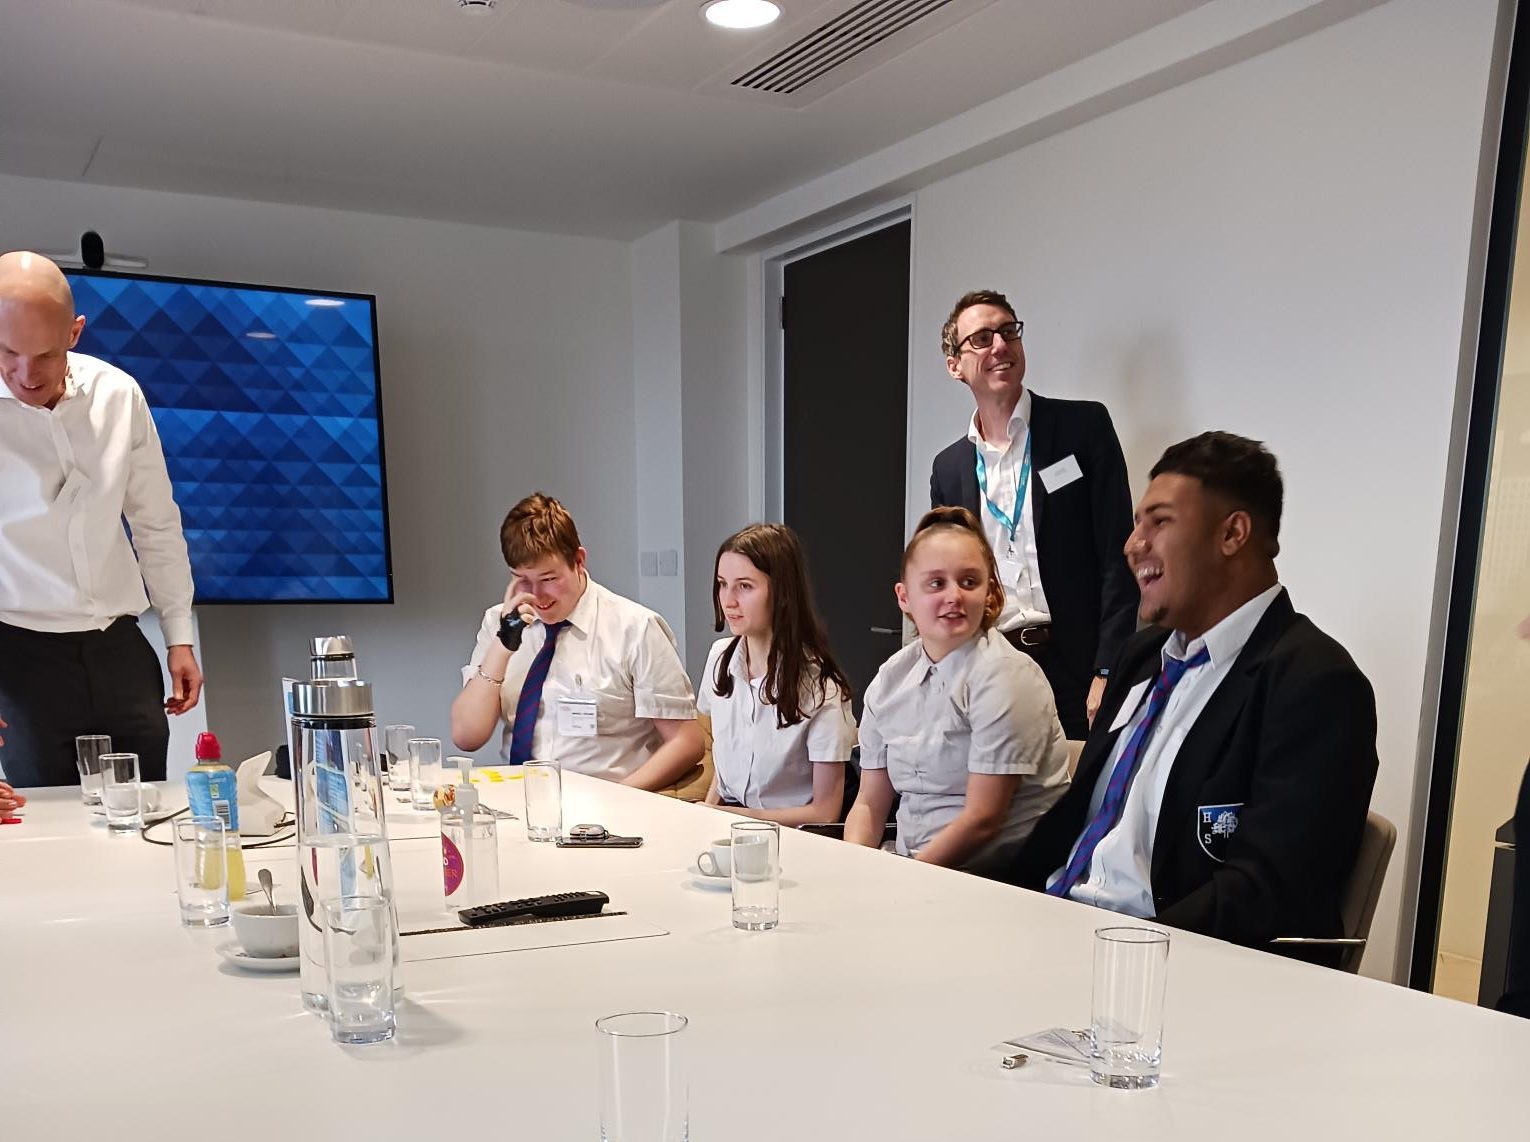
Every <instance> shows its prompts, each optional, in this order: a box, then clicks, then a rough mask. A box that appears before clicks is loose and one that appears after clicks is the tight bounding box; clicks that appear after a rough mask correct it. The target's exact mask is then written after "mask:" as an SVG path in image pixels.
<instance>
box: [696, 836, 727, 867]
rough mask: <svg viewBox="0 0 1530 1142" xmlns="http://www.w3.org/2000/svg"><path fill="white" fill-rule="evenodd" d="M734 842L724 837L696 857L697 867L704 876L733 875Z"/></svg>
mask: <svg viewBox="0 0 1530 1142" xmlns="http://www.w3.org/2000/svg"><path fill="white" fill-rule="evenodd" d="M732 852H733V842H732V841H731V840H730V839H729V838H727V837H724V838H723V839H722V840H720V841H713V842H712V847H711V848H709V849H707V851H706V852H704V853H701V854H700V855H698V856H697V857H696V867H697V868H698V869H700V870H701V873H702V875H703V876H731V875H732V873H733V859H732V856H731V854H732Z"/></svg>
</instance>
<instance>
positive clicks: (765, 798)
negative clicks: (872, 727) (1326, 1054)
mask: <svg viewBox="0 0 1530 1142" xmlns="http://www.w3.org/2000/svg"><path fill="white" fill-rule="evenodd" d="M712 608H713V613H714V617H715V619H716V623H717V629H718V630H719V631H720V630H722V629H723V625H724V623H726V624H727V627H728V631H729V637H727V638H722V639H719V640H718V641H717V642H716V643H714V644H713V646H712V650H711V652H710V653H709V654H708V655H707V665H706V669H705V670H704V671H703V672H702V677H701V686H700V688H699V689H700V693H699V695H698V697H697V703H696V705H697V709H698V710H699V711H700V712H701V713H702V714H706V715H710V716H711V718H712V735H713V746H712V757H713V761H714V763H715V766H716V775H715V776H714V778H713V780H712V788H711V791H710V792H709V793H708V794H707V797H706V803H707V804H708V805H717V806H720V807H722V808H726V809H731V810H732V811H733V812H735V813H739V814H741V815H743V816H747V817H758V818H760V819H762V820H767V821H778V822H780V823H781V824H783V825H803V824H809V823H821V822H827V821H837V820H838V819H839V814H840V809H841V801H842V799H843V797H844V790H845V762H846V761H847V760H849V757H850V751H851V749H852V748H853V747H854V745H855V719H854V718H853V717H852V715H851V712H850V685H849V683H848V682H846V680H845V675H844V672H843V671H841V670H840V668H839V665H838V664H837V663H836V662H835V661H834V656H833V655H832V654H831V653H830V652H829V645H828V640H827V639H826V638H825V637H824V630H823V623H822V622H821V621H820V620H819V618H818V614H817V612H816V611H815V610H814V608H813V597H812V591H811V590H810V588H809V587H808V580H807V569H806V566H805V564H804V560H803V557H802V545H801V544H800V543H799V542H798V539H797V536H796V534H795V533H794V532H793V531H792V530H791V528H789V527H787V526H785V525H784V524H779V523H756V524H751V525H750V526H748V527H746V528H744V529H743V530H742V531H740V532H737V533H735V534H733V535H730V536H729V537H728V538H727V539H725V540H724V541H723V543H722V546H721V547H719V548H718V549H717V559H716V562H715V563H714V565H713V575H712Z"/></svg>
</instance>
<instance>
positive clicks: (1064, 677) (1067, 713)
mask: <svg viewBox="0 0 1530 1142" xmlns="http://www.w3.org/2000/svg"><path fill="white" fill-rule="evenodd" d="M1004 637H1005V638H1007V639H1009V644H1010V645H1011V646H1013V647H1014V648H1015V649H1016V650H1018V651H1019V652H1020V653H1021V654H1025V655H1029V656H1030V657H1031V658H1034V659H1035V660H1036V665H1037V666H1039V667H1041V672H1042V673H1043V674H1045V675H1046V676H1047V681H1048V682H1049V683H1051V686H1052V697H1053V699H1055V700H1056V702H1057V720H1058V721H1059V722H1061V723H1062V728H1063V733H1064V734H1065V735H1066V736H1067V737H1068V739H1069V740H1070V741H1080V742H1081V741H1083V740H1084V739H1085V738H1087V737H1088V736H1089V718H1088V715H1087V714H1086V713H1085V709H1084V707H1085V706H1086V705H1087V704H1088V702H1089V686H1090V684H1091V683H1092V682H1093V681H1094V677H1093V676H1092V675H1091V674H1089V673H1087V672H1085V671H1082V670H1079V669H1077V668H1075V667H1074V666H1073V665H1072V664H1071V663H1069V662H1068V660H1067V658H1066V657H1065V656H1064V655H1063V654H1062V653H1061V650H1060V648H1059V647H1058V645H1057V640H1056V632H1055V631H1054V632H1053V638H1052V639H1051V640H1050V641H1048V642H1047V643H1045V644H1044V645H1042V646H1024V645H1022V644H1021V642H1020V632H1019V631H1018V630H1016V631H1006V632H1005V633H1004Z"/></svg>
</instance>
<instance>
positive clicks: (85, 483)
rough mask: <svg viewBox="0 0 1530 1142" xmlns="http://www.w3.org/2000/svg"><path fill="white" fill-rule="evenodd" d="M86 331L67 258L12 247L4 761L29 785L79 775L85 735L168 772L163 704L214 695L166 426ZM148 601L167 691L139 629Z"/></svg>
mask: <svg viewBox="0 0 1530 1142" xmlns="http://www.w3.org/2000/svg"><path fill="white" fill-rule="evenodd" d="M84 328H85V318H84V317H82V316H79V315H77V314H76V313H75V311H74V296H73V294H72V293H71V291H70V289H69V282H68V280H67V279H66V278H65V277H64V275H63V272H62V271H61V270H59V268H58V267H57V266H56V265H54V264H53V263H52V262H50V261H49V260H48V259H47V258H44V257H42V256H40V255H38V254H31V253H25V252H15V253H9V254H4V255H0V377H3V379H4V381H5V387H4V390H3V391H0V716H3V718H4V721H0V725H3V726H6V727H7V728H6V729H5V736H4V738H3V739H0V767H3V769H4V771H5V776H6V779H7V780H8V781H9V782H10V783H11V784H12V785H16V786H22V787H26V786H32V785H68V784H72V783H74V782H77V781H78V780H79V776H78V773H77V771H76V769H75V762H74V739H75V737H76V736H77V735H79V734H108V735H110V736H111V739H112V746H113V748H114V749H117V750H119V751H123V752H131V753H136V754H138V756H139V762H140V765H141V767H142V772H143V776H144V778H145V779H147V780H157V779H162V778H163V777H164V775H165V753H166V750H167V748H168V743H169V735H170V731H169V723H168V722H167V721H166V719H165V715H166V713H171V714H181V713H185V712H186V711H187V710H189V709H191V708H192V707H193V706H195V705H196V703H197V700H198V698H199V697H200V695H201V692H202V672H201V669H200V668H199V667H198V666H197V660H196V655H195V654H194V653H193V651H192V646H191V599H192V583H191V564H190V562H189V561H188V559H187V556H186V540H185V537H184V536H183V535H182V533H181V514H180V510H179V509H178V508H177V507H176V506H175V500H174V498H173V496H172V494H171V488H170V477H169V474H168V472H167V471H166V470H165V457H164V453H163V451H162V450H161V448H160V443H159V434H158V432H157V431H156V430H155V427H154V420H153V418H152V417H151V416H150V415H149V407H148V404H147V402H146V401H145V400H144V396H143V391H142V390H141V389H140V388H139V387H138V384H137V382H135V381H134V380H133V378H132V377H130V376H128V375H127V374H126V373H124V372H122V371H121V370H120V369H117V368H115V367H113V366H112V365H109V364H107V363H106V362H104V361H98V360H96V359H95V358H93V357H88V356H85V355H84V354H82V353H74V352H72V351H71V350H73V349H74V347H75V345H76V344H77V343H78V342H79V339H80V333H81V331H82V330H83V329H84ZM124 521H126V524H127V526H128V527H130V528H131V529H132V539H131V541H129V538H128V534H127V531H126V530H125V529H124V527H123V523H124ZM151 601H152V603H153V605H154V607H155V609H156V610H157V611H158V612H159V617H160V626H161V629H162V630H163V632H164V635H165V643H166V645H167V647H168V648H169V655H168V663H167V665H168V667H169V672H170V679H171V694H170V696H169V697H168V698H166V697H165V696H164V675H163V673H162V672H161V669H160V663H159V658H158V656H157V655H156V654H155V653H154V650H153V648H152V647H150V646H149V643H148V640H147V639H145V638H144V636H143V632H142V631H140V630H139V629H138V616H139V615H140V614H142V613H143V612H144V611H145V610H147V609H148V607H149V605H150V602H151Z"/></svg>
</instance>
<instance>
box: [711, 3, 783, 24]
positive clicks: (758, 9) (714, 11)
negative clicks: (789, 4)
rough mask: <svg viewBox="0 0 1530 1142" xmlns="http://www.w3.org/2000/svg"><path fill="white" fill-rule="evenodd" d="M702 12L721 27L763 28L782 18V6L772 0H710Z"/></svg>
mask: <svg viewBox="0 0 1530 1142" xmlns="http://www.w3.org/2000/svg"><path fill="white" fill-rule="evenodd" d="M701 14H702V15H703V16H705V17H706V18H707V23H709V24H715V25H717V27H719V28H734V29H740V28H763V27H764V26H765V25H766V24H774V23H775V22H776V21H777V20H779V19H780V18H781V6H780V5H779V4H772V3H771V2H770V0H710V2H709V3H706V4H703V5H702V6H701Z"/></svg>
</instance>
